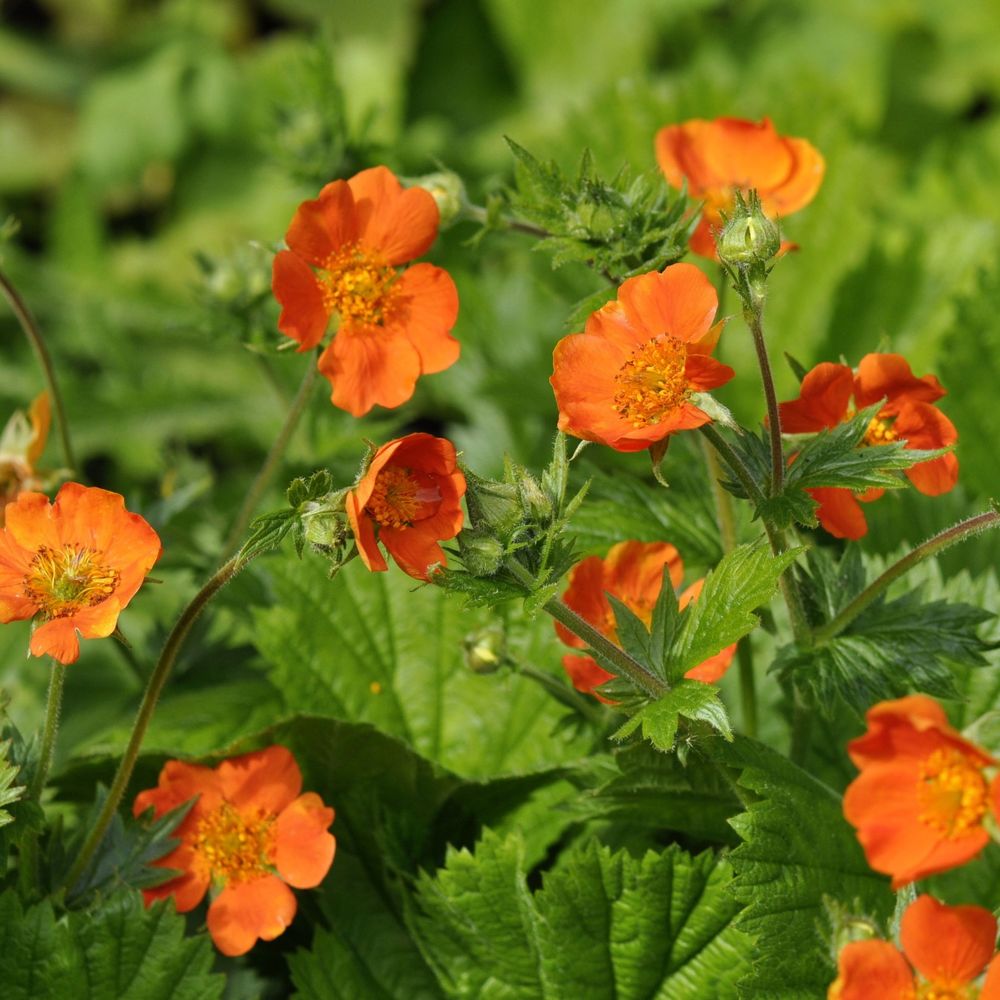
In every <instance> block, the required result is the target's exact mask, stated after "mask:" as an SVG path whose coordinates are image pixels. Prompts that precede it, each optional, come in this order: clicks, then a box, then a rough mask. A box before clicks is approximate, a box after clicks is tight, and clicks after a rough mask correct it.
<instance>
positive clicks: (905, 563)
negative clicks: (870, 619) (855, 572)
mask: <svg viewBox="0 0 1000 1000" xmlns="http://www.w3.org/2000/svg"><path fill="white" fill-rule="evenodd" d="M998 524H1000V512H998V511H995V510H990V511H987V512H986V513H984V514H976V516H975V517H970V518H968V519H967V520H965V521H960V522H959V523H958V524H954V525H952V526H951V527H950V528H946V529H945V530H944V531H942V532H940V533H939V534H937V535H934V537H933V538H928V539H927V541H926V542H923V543H922V544H920V545H918V546H917V547H916V548H915V549H913V551H912V552H908V553H907V554H906V555H905V556H903V558H902V559H900V560H899V561H898V562H895V563H893V564H892V565H891V566H890V567H889V568H888V569H887V570H886V571H885V572H884V573H883V574H882V575H881V576H880V577H878V578H877V579H876V580H873V581H872V582H871V583H870V584H869V585H868V586H867V587H865V589H864V590H862V591H861V593H860V594H858V596H857V597H855V598H854V600H853V601H851V602H850V603H849V604H848V605H847V606H846V607H845V608H843V609H842V610H841V611H840V612H839V614H837V615H835V616H834V617H833V618H832V619H830V621H828V622H827V623H826V624H825V625H824V626H822V627H821V628H819V629H817V630H816V634H815V641H816V642H817V643H823V642H828V641H829V640H830V639H833V638H834V637H835V636H837V635H839V634H840V633H841V632H843V631H844V629H845V628H847V626H848V625H850V624H851V622H852V621H854V619H855V618H857V617H858V615H860V614H861V612H862V611H864V610H865V608H867V607H868V606H869V605H870V604H871V603H872V601H874V600H875V599H876V598H877V597H878V596H879V595H880V594H882V593H883V592H884V591H885V590H886V588H888V586H889V585H890V584H891V583H893V582H894V581H895V580H898V579H899V578H900V577H901V576H903V574H904V573H907V572H909V571H910V570H911V569H913V567H914V566H916V565H917V563H919V562H923V560H924V559H927V558H929V557H930V556H933V555H937V553H938V552H941V551H942V550H943V549H946V548H948V547H949V546H951V545H955V544H956V543H957V542H962V541H964V540H965V539H966V538H971V537H972V536H973V535H977V534H979V532H981V531H986V529H987V528H993V527H995V526H996V525H998Z"/></svg>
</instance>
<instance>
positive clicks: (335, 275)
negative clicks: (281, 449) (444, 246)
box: [271, 167, 459, 417]
mask: <svg viewBox="0 0 1000 1000" xmlns="http://www.w3.org/2000/svg"><path fill="white" fill-rule="evenodd" d="M437 227H438V208H437V204H436V203H435V201H434V198H433V197H432V195H431V194H429V193H428V192H427V191H425V190H423V188H419V187H412V188H405V189H404V188H403V187H402V186H401V185H400V183H399V181H398V180H397V179H396V177H395V175H394V174H393V173H392V171H390V170H388V169H387V168H385V167H373V168H372V169H370V170H362V171H361V173H359V174H355V175H354V176H353V177H352V178H351V179H350V180H349V181H333V183H332V184H327V185H326V187H324V188H323V190H322V191H320V193H319V197H318V198H316V199H314V200H312V201H304V202H302V204H301V205H299V207H298V209H297V210H296V212H295V217H294V218H293V219H292V224H291V225H290V226H289V227H288V232H287V233H286V234H285V242H286V243H287V244H288V247H289V249H288V250H282V251H281V252H280V253H278V255H277V256H276V257H275V258H274V273H273V280H272V285H271V287H272V288H273V290H274V295H275V298H277V300H278V302H279V303H280V304H281V306H282V311H281V316H280V318H279V320H278V329H279V330H281V332H282V333H285V334H287V335H288V336H289V337H291V338H292V339H293V340H297V341H298V342H299V344H300V345H301V346H300V347H299V350H300V351H306V350H309V349H310V348H313V347H316V346H317V344H319V343H320V341H321V340H322V339H323V335H324V334H325V333H326V328H327V325H328V324H329V321H330V317H331V316H333V315H336V316H337V317H339V325H338V328H337V332H336V335H335V336H334V338H333V340H332V341H331V343H330V344H329V346H327V348H326V350H324V351H323V354H322V355H321V356H320V359H319V370H320V371H321V372H322V373H323V374H324V375H325V376H326V377H327V378H328V379H329V380H330V383H331V385H332V386H333V395H332V400H333V404H334V406H339V407H340V408H341V409H344V410H347V411H348V412H349V413H351V414H352V415H353V416H355V417H360V416H362V415H363V414H365V413H367V412H368V411H369V410H370V409H371V408H372V407H373V406H374V405H375V404H376V403H377V404H378V405H380V406H387V407H393V406H400V405H401V404H403V403H405V402H406V401H407V400H408V399H409V398H410V397H411V396H412V395H413V390H414V387H415V386H416V383H417V379H418V378H419V377H420V376H421V375H430V374H433V373H434V372H440V371H444V369H445V368H448V367H449V366H451V365H452V364H454V363H455V361H456V360H457V359H458V352H459V345H458V342H457V341H456V340H454V339H453V338H452V337H451V336H450V335H449V331H450V330H451V328H452V327H453V326H454V325H455V320H456V318H457V317H458V293H457V292H456V290H455V284H454V282H453V281H452V280H451V278H450V276H449V275H448V272H447V271H443V270H441V268H439V267H433V266H432V265H430V264H415V265H414V266H413V267H410V268H407V269H406V270H400V269H399V265H401V264H405V263H406V262H407V261H411V260H413V259H414V258H416V257H419V256H421V255H422V254H424V253H426V251H427V250H428V248H429V247H430V245H431V244H432V243H433V242H434V238H435V236H436V235H437Z"/></svg>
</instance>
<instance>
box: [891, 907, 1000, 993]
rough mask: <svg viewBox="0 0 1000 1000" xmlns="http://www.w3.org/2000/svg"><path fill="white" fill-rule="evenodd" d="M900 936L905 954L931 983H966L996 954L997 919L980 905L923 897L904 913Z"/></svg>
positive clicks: (975, 976)
mask: <svg viewBox="0 0 1000 1000" xmlns="http://www.w3.org/2000/svg"><path fill="white" fill-rule="evenodd" d="M899 936H900V941H901V943H902V945H903V951H904V952H905V953H906V957H907V958H908V959H909V960H910V961H911V962H912V963H913V965H914V966H915V967H916V968H917V970H918V971H919V972H921V973H922V974H923V975H924V976H925V977H926V978H927V979H929V980H930V981H931V982H932V983H935V984H940V985H941V986H943V987H956V986H964V985H965V984H967V983H970V982H972V980H973V979H976V978H977V977H978V976H979V974H980V973H981V972H982V971H983V969H984V968H985V966H986V963H987V962H988V961H989V960H990V958H991V957H992V956H993V950H994V943H995V941H996V937H997V922H996V918H995V917H994V916H993V914H992V913H990V912H989V910H984V909H983V908H982V907H981V906H945V905H944V904H943V903H939V902H938V901H937V900H936V899H934V898H933V897H932V896H920V897H918V899H917V900H916V901H915V902H913V903H912V904H911V905H910V906H909V907H908V908H907V910H906V912H905V913H904V914H903V919H902V921H901V923H900V934H899Z"/></svg>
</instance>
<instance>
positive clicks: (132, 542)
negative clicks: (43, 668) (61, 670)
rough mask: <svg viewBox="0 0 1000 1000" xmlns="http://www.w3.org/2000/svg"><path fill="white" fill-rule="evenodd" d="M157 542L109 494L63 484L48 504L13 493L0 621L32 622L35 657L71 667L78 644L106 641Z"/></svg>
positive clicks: (3, 539)
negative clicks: (34, 619) (33, 619)
mask: <svg viewBox="0 0 1000 1000" xmlns="http://www.w3.org/2000/svg"><path fill="white" fill-rule="evenodd" d="M159 557H160V539H159V538H158V537H157V535H156V532H155V531H153V529H152V528H151V527H150V526H149V525H148V524H147V523H146V522H145V521H144V520H143V519H142V518H141V517H140V516H139V515H138V514H130V513H129V512H128V511H127V510H126V509H125V501H124V499H123V498H122V497H121V496H119V495H118V494H117V493H109V492H108V491H107V490H100V489H97V488H96V487H87V486H81V485H80V484H79V483H66V485H65V486H63V488H62V489H61V490H60V491H59V495H58V496H57V497H56V499H55V502H54V503H53V504H51V506H50V504H49V498H48V497H46V496H45V495H44V494H42V493H21V494H20V495H19V496H18V498H17V499H16V500H15V501H14V502H13V503H11V504H8V505H7V508H6V525H5V527H4V529H3V531H2V532H0V622H12V621H23V620H24V619H26V618H34V617H35V616H37V620H38V622H40V624H37V627H36V628H35V630H34V632H33V633H32V636H31V646H30V649H31V652H32V653H33V654H34V655H35V656H45V655H46V654H48V655H49V656H53V657H55V658H56V659H57V660H58V661H59V662H60V663H72V662H73V661H74V660H76V659H77V657H79V655H80V643H79V640H78V638H77V633H79V634H80V635H82V636H83V637H84V638H85V639H94V638H103V637H104V636H108V635H111V633H112V632H114V630H115V627H116V625H117V624H118V616H119V615H120V614H121V612H122V609H123V608H124V607H125V606H126V605H127V604H128V602H129V601H130V600H132V598H133V596H134V595H135V592H136V591H137V590H138V589H139V587H140V586H141V585H142V581H143V580H144V579H145V577H146V574H147V573H148V572H149V571H150V569H152V567H153V563H155V562H156V560H157V559H159Z"/></svg>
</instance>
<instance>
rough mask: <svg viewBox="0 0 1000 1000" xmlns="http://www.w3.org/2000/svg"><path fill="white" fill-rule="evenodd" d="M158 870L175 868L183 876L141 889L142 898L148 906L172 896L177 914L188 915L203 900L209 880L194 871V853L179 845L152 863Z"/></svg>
mask: <svg viewBox="0 0 1000 1000" xmlns="http://www.w3.org/2000/svg"><path fill="white" fill-rule="evenodd" d="M153 864H154V865H155V866H156V867H158V868H176V869H179V870H181V871H182V872H183V873H184V874H183V875H178V876H177V878H172V879H170V880H169V881H168V882H161V883H160V885H154V886H153V887H152V888H149V889H143V892H142V897H143V900H144V901H145V903H146V905H147V906H149V904H150V903H152V902H153V901H154V900H157V899H167V898H168V897H170V896H173V899H174V908H175V909H176V910H177V912H178V913H190V912H191V910H193V909H194V908H195V907H196V906H197V905H198V904H199V903H200V902H201V901H202V899H204V898H205V893H206V892H207V891H208V887H209V879H208V876H207V875H205V874H201V873H198V872H196V871H195V870H194V852H193V851H192V850H191V848H190V847H189V846H188V845H187V844H181V845H180V846H179V847H178V848H176V849H175V850H173V851H171V852H170V854H168V855H167V856H166V857H163V858H159V859H157V860H156V861H154V862H153Z"/></svg>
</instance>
